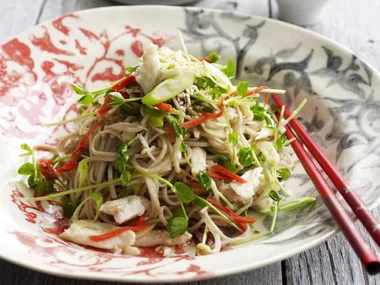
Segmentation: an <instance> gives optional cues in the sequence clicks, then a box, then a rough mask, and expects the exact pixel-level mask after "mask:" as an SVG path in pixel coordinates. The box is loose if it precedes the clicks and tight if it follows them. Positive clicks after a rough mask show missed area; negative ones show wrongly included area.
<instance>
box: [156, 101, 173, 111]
mask: <svg viewBox="0 0 380 285" xmlns="http://www.w3.org/2000/svg"><path fill="white" fill-rule="evenodd" d="M153 106H154V107H156V108H158V109H160V110H162V111H165V112H169V113H171V112H173V107H172V105H170V104H167V103H158V104H156V105H153Z"/></svg>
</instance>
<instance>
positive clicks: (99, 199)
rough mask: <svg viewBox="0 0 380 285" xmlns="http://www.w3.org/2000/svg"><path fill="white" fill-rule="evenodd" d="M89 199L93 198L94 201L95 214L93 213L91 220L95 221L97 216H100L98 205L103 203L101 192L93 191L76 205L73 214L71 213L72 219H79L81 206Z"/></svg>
mask: <svg viewBox="0 0 380 285" xmlns="http://www.w3.org/2000/svg"><path fill="white" fill-rule="evenodd" d="M89 200H94V201H95V204H96V214H95V217H94V219H93V221H94V222H95V221H96V220H97V219H98V218H99V216H100V207H101V206H102V204H103V195H102V193H100V192H94V193H91V194H90V195H89V196H88V197H87V198H86V199H84V200H83V201H82V202H81V203H80V204H79V205H78V207H77V208H76V209H75V211H74V213H73V215H72V221H73V222H75V221H78V220H79V213H80V211H81V209H82V207H83V205H84V204H85V203H86V202H87V201H89Z"/></svg>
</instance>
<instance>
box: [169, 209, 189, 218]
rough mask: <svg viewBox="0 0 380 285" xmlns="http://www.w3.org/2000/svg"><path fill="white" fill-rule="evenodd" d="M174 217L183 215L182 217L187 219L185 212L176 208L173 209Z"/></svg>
mask: <svg viewBox="0 0 380 285" xmlns="http://www.w3.org/2000/svg"><path fill="white" fill-rule="evenodd" d="M172 214H173V218H176V217H182V218H185V219H186V217H185V215H184V213H183V211H182V210H179V209H178V210H174V211H173V213H172Z"/></svg>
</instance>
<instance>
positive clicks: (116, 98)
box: [107, 92, 125, 107]
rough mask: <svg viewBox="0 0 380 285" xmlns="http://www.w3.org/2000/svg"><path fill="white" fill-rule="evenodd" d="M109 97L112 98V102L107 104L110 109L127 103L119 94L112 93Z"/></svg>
mask: <svg viewBox="0 0 380 285" xmlns="http://www.w3.org/2000/svg"><path fill="white" fill-rule="evenodd" d="M107 97H110V98H112V102H110V103H108V104H107V106H109V107H119V106H120V105H122V104H124V103H125V99H124V97H123V96H122V95H121V94H120V93H119V92H110V93H108V94H107Z"/></svg>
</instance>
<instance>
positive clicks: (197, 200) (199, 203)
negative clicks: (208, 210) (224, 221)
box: [194, 196, 208, 208]
mask: <svg viewBox="0 0 380 285" xmlns="http://www.w3.org/2000/svg"><path fill="white" fill-rule="evenodd" d="M194 204H195V205H197V206H199V207H201V208H204V207H207V206H208V203H207V201H206V200H205V199H203V198H201V197H199V196H196V197H195V199H194Z"/></svg>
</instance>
